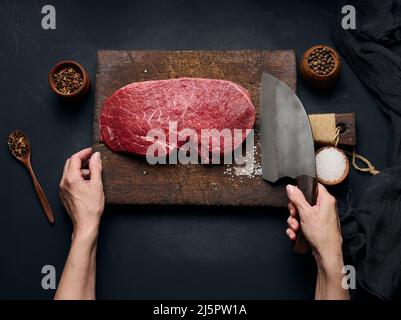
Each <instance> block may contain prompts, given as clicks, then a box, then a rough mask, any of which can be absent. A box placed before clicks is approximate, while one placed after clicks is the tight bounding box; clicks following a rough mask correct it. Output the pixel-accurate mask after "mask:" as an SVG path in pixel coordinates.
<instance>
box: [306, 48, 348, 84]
mask: <svg viewBox="0 0 401 320" xmlns="http://www.w3.org/2000/svg"><path fill="white" fill-rule="evenodd" d="M300 69H301V75H302V77H303V78H304V80H305V81H306V82H308V83H310V84H311V85H312V86H314V87H317V88H327V87H330V86H332V85H333V84H334V82H335V81H336V80H337V78H338V75H339V74H340V70H341V59H340V56H339V54H338V53H337V52H336V51H335V50H334V49H333V48H330V47H328V46H325V45H317V46H313V47H311V48H309V49H308V50H307V51H306V52H305V53H304V54H303V56H302V61H301V65H300Z"/></svg>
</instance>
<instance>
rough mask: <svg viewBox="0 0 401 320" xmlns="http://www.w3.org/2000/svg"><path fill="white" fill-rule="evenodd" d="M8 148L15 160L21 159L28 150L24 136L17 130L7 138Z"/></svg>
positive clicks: (27, 142)
mask: <svg viewBox="0 0 401 320" xmlns="http://www.w3.org/2000/svg"><path fill="white" fill-rule="evenodd" d="M7 144H8V147H9V149H10V151H11V153H12V154H13V155H14V157H16V158H23V157H24V156H25V155H26V154H27V153H28V152H29V149H30V144H29V140H28V138H27V137H26V135H25V134H24V133H23V132H22V131H19V130H15V131H13V132H11V133H10V135H9V136H8V142H7Z"/></svg>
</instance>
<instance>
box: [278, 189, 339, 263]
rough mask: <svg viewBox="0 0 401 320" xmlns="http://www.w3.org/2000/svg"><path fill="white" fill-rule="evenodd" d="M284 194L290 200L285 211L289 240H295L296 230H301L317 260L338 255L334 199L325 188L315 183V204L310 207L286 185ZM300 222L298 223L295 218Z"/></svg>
mask: <svg viewBox="0 0 401 320" xmlns="http://www.w3.org/2000/svg"><path fill="white" fill-rule="evenodd" d="M287 195H288V198H289V199H290V203H289V204H288V209H289V211H290V216H289V217H288V220H287V223H288V229H287V231H286V233H287V235H288V237H289V238H290V239H291V240H295V239H296V237H297V233H298V231H299V229H300V228H301V229H302V232H303V234H304V235H305V238H306V240H308V242H309V244H310V245H311V247H312V252H313V254H314V255H315V256H317V257H326V256H333V255H334V256H335V255H342V254H341V252H342V249H341V246H342V237H341V229H340V222H339V219H338V213H337V205H336V199H335V198H334V197H333V196H332V195H331V194H330V193H328V191H327V190H326V188H325V187H324V186H323V185H321V184H320V183H319V184H318V196H317V201H316V205H314V206H311V205H309V203H308V202H307V201H306V199H305V197H304V195H303V193H302V192H301V190H299V189H298V188H297V187H295V186H292V185H288V186H287ZM297 218H299V220H300V222H298V219H297Z"/></svg>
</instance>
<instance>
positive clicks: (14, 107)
mask: <svg viewBox="0 0 401 320" xmlns="http://www.w3.org/2000/svg"><path fill="white" fill-rule="evenodd" d="M51 2H52V4H53V5H54V6H55V8H56V10H57V15H56V17H57V24H56V27H57V29H56V30H43V29H42V28H41V20H42V17H43V15H42V14H41V8H42V6H44V5H46V4H48V1H17V0H14V1H3V0H2V1H1V2H0V3H1V4H0V24H1V28H0V39H1V44H0V101H1V107H0V123H1V125H0V137H2V138H1V139H2V141H3V144H2V147H1V148H0V168H1V179H0V203H1V210H0V211H1V212H0V298H1V299H12V298H18V299H19V298H21V299H50V298H52V296H53V294H54V290H44V289H42V287H41V280H42V277H43V275H42V274H41V269H42V267H43V266H44V265H53V266H54V267H55V269H56V272H57V279H59V278H60V276H61V272H62V269H63V265H64V262H65V260H66V257H67V253H68V249H69V245H70V238H71V223H70V220H69V218H68V216H67V214H66V213H65V211H64V210H63V207H62V205H61V203H60V201H59V198H58V185H59V180H60V177H61V173H62V167H63V164H64V161H65V159H66V158H67V157H69V156H70V155H71V154H72V153H74V152H76V151H78V150H80V149H82V148H84V147H87V146H90V145H91V142H92V134H91V133H92V119H93V106H94V88H93V87H94V86H95V84H93V87H92V92H90V93H89V95H88V96H87V98H86V99H85V100H84V101H82V102H81V103H79V104H78V105H76V106H75V107H71V106H66V105H64V104H62V103H60V101H59V100H58V99H57V98H56V97H55V95H54V94H52V93H51V92H50V90H49V86H48V83H47V73H48V71H49V70H50V68H51V67H52V66H53V65H54V64H55V63H56V62H58V61H59V60H63V59H74V60H77V61H79V62H81V63H82V64H83V65H84V66H85V67H86V68H87V70H88V71H89V74H90V76H91V78H92V80H94V76H95V68H96V51H97V50H98V49H116V50H135V49H166V50H190V49H194V50H198V49H199V50H200V49H213V50H224V49H234V50H235V49H265V50H273V49H295V50H296V53H297V57H298V58H299V57H300V56H301V55H302V53H303V52H304V51H305V50H306V49H307V48H308V47H310V46H312V45H315V44H321V43H324V44H328V45H332V42H331V40H330V36H329V25H330V20H331V19H332V18H333V17H334V15H335V14H336V12H337V10H339V9H338V7H337V3H336V2H337V1H318V0H316V1H312V0H307V1H296V0H293V1H290V0H280V1H267V0H265V1H258V0H240V1H218V0H214V1H206V0H203V1H200V0H197V1H195V0H193V1H189V0H174V1H163V0H159V1H156V0H146V1H104V2H103V1H51ZM298 94H299V96H300V98H301V100H302V101H303V103H304V105H305V107H306V109H307V112H308V113H317V112H319V113H322V112H336V113H346V112H355V113H356V116H357V150H358V152H359V153H361V154H363V155H365V156H366V157H368V158H369V159H371V160H372V162H373V163H374V164H375V165H376V166H377V167H378V168H384V167H385V166H386V153H387V149H388V136H389V129H388V122H387V119H386V118H385V117H384V115H383V114H382V113H381V112H380V111H379V109H378V108H377V106H376V104H375V102H374V99H373V98H372V97H371V96H370V94H369V93H368V92H367V90H366V89H365V88H364V87H363V85H362V84H361V82H360V81H359V79H358V78H357V77H356V76H355V74H354V73H353V72H352V70H351V68H350V66H349V65H348V64H347V63H346V62H345V61H344V65H343V70H342V73H341V77H340V79H339V81H338V83H337V84H336V86H335V88H333V90H331V91H330V92H327V93H324V94H322V93H318V92H317V91H316V90H313V89H310V88H309V87H308V86H306V85H305V84H304V83H303V81H302V80H301V79H298ZM14 129H22V130H23V131H25V132H26V133H27V134H28V136H29V137H30V139H31V143H32V147H33V159H32V160H33V166H34V168H35V169H36V172H37V176H38V178H39V179H40V181H41V182H42V185H43V188H44V190H45V192H46V194H47V196H48V198H49V201H50V203H51V205H52V207H53V210H54V213H55V218H56V224H55V226H53V227H51V226H49V224H48V223H47V221H46V220H45V218H44V215H43V212H42V209H41V207H40V204H39V202H38V200H37V198H36V195H35V193H34V190H33V187H32V184H31V181H30V177H29V175H28V173H27V172H26V171H25V170H24V168H23V167H22V166H21V165H20V164H19V163H18V162H17V161H16V160H15V159H13V158H12V156H11V155H10V153H9V151H8V148H7V145H6V140H7V135H8V133H9V132H10V131H12V130H14ZM1 139H0V140H1ZM367 179H368V176H367V175H365V174H362V173H359V172H355V171H354V170H351V175H350V178H349V179H348V181H347V182H346V183H344V184H343V185H342V186H341V187H339V188H337V189H335V190H332V191H333V192H334V193H335V194H336V195H337V196H338V198H339V199H340V200H341V199H343V200H344V199H345V198H346V195H347V194H348V193H349V192H351V193H352V197H353V199H354V201H357V199H358V193H359V192H360V190H361V187H362V186H363V184H364V183H365V182H366V181H367ZM155 196H157V195H155ZM286 217H287V213H286V211H285V210H278V209H270V208H265V209H252V208H234V209H233V208H230V209H229V208H226V209H224V208H193V207H191V208H188V207H151V208H148V207H138V208H136V207H134V208H107V210H106V211H105V214H104V217H103V221H102V226H101V231H100V238H99V245H98V259H97V262H98V270H97V296H98V298H102V299H131V298H132V299H148V298H149V299H158V298H160V299H175V298H195V299H196V298H202V299H203V298H211V299H214V298H219V299H237V298H238V299H309V298H312V297H313V291H314V284H315V275H316V270H315V266H314V262H313V260H312V258H311V257H310V256H300V255H297V254H295V253H294V252H293V251H292V249H291V246H290V244H289V241H288V240H287V238H286V235H285V228H286Z"/></svg>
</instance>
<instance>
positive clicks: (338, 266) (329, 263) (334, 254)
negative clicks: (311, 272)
mask: <svg viewBox="0 0 401 320" xmlns="http://www.w3.org/2000/svg"><path fill="white" fill-rule="evenodd" d="M314 257H315V261H316V265H317V269H318V272H321V273H324V274H333V273H341V272H342V268H343V267H344V258H343V254H342V252H341V250H336V251H331V252H330V253H325V254H321V253H315V254H314Z"/></svg>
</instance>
